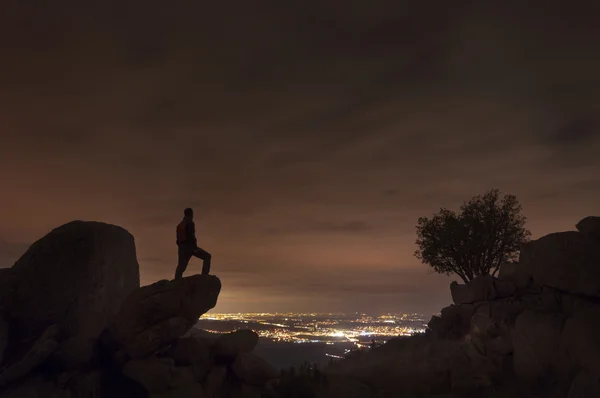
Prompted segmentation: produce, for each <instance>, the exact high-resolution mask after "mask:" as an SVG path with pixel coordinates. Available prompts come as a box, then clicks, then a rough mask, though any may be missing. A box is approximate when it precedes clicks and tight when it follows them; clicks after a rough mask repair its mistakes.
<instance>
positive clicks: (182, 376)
mask: <svg viewBox="0 0 600 398" xmlns="http://www.w3.org/2000/svg"><path fill="white" fill-rule="evenodd" d="M195 382H196V377H195V375H194V370H193V369H192V367H191V366H176V367H172V368H171V382H170V383H169V387H170V388H171V389H174V388H175V389H176V388H180V387H185V386H187V385H189V384H194V383H195Z"/></svg>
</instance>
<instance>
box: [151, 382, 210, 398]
mask: <svg viewBox="0 0 600 398" xmlns="http://www.w3.org/2000/svg"><path fill="white" fill-rule="evenodd" d="M150 397H151V398H205V397H206V395H205V394H204V390H203V388H202V385H200V383H196V382H190V383H187V384H185V385H182V386H179V387H177V388H173V389H170V390H167V391H164V392H161V393H157V394H152V395H151V396H150Z"/></svg>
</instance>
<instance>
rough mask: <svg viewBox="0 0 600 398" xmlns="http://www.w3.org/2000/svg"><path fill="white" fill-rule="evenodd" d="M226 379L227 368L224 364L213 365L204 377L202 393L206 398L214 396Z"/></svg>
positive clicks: (214, 397) (217, 394) (216, 395)
mask: <svg viewBox="0 0 600 398" xmlns="http://www.w3.org/2000/svg"><path fill="white" fill-rule="evenodd" d="M226 380H227V368H226V367H225V366H213V367H212V368H211V369H210V370H209V371H208V373H207V375H206V378H205V379H204V383H203V386H204V394H205V396H206V397H207V398H216V397H218V396H219V393H220V392H221V390H222V389H223V385H224V384H225V381H226Z"/></svg>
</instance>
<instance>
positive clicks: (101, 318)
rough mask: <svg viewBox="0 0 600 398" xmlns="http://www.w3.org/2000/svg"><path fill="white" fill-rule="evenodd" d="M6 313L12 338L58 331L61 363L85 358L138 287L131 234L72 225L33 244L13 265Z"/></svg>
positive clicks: (95, 224)
mask: <svg viewBox="0 0 600 398" xmlns="http://www.w3.org/2000/svg"><path fill="white" fill-rule="evenodd" d="M11 271H12V272H13V273H14V281H13V286H12V291H11V293H10V294H8V295H7V297H6V303H5V307H6V311H7V315H8V317H9V318H10V319H11V321H12V326H13V327H14V329H15V335H18V336H20V337H21V338H23V339H24V340H26V339H27V338H29V339H33V338H34V336H36V335H39V333H40V332H41V331H42V330H43V328H44V327H45V326H47V325H49V324H56V325H58V326H59V327H60V330H61V334H62V335H63V337H64V339H61V348H60V352H61V355H62V357H63V362H64V363H65V364H67V365H71V364H72V365H74V366H75V365H77V364H80V363H86V362H88V361H89V360H90V358H91V355H92V353H93V348H94V345H95V342H96V339H97V338H98V336H99V335H100V333H101V331H102V330H103V329H104V328H105V327H106V326H107V325H108V323H109V321H110V320H111V319H112V317H113V316H114V315H115V314H116V313H117V311H119V309H120V307H121V304H122V303H123V301H124V300H125V298H126V297H127V296H128V295H129V294H130V293H131V292H132V291H133V290H134V289H136V288H137V287H139V270H138V263H137V259H136V251H135V243H134V239H133V236H132V235H131V234H129V232H127V231H126V230H125V229H123V228H121V227H118V226H115V225H109V224H104V223H99V222H84V221H73V222H70V223H68V224H65V225H62V226H60V227H58V228H56V229H54V230H52V231H51V232H50V233H48V234H47V235H46V236H44V237H43V238H41V239H40V240H38V241H37V242H35V243H34V244H32V245H31V247H30V248H29V249H28V250H27V252H25V254H23V256H21V258H20V259H19V260H18V261H17V262H16V263H15V264H14V266H13V267H12V269H11Z"/></svg>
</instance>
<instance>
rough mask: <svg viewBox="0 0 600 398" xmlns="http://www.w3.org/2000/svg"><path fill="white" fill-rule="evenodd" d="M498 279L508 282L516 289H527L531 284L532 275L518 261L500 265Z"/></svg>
mask: <svg viewBox="0 0 600 398" xmlns="http://www.w3.org/2000/svg"><path fill="white" fill-rule="evenodd" d="M498 279H499V280H502V281H507V282H510V283H511V284H512V285H514V286H515V287H516V288H517V289H527V288H528V287H529V286H531V282H532V280H533V278H532V276H531V275H530V274H529V273H528V272H527V270H526V268H525V267H523V266H522V265H521V264H520V263H505V264H502V265H501V266H500V271H499V272H498Z"/></svg>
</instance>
